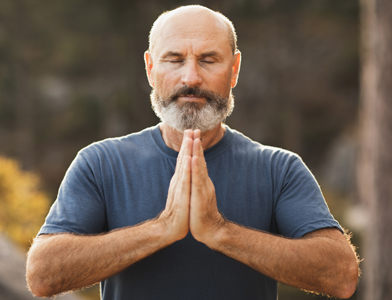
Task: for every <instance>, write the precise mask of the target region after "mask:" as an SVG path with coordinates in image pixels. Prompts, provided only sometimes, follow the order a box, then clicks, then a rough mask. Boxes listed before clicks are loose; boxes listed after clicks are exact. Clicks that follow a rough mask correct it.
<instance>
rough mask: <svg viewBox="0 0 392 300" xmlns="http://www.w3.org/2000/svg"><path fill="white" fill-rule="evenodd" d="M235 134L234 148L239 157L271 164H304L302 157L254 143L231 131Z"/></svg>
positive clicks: (244, 136) (277, 148) (232, 130)
mask: <svg viewBox="0 0 392 300" xmlns="http://www.w3.org/2000/svg"><path fill="white" fill-rule="evenodd" d="M229 130H230V131H231V132H232V133H233V135H234V138H233V148H234V151H235V152H236V153H238V155H244V156H248V157H250V158H251V159H256V160H259V159H261V160H263V162H264V163H265V162H267V161H268V162H270V163H271V164H291V163H292V162H294V161H299V162H302V159H301V158H300V156H299V155H298V154H296V153H294V152H291V151H289V150H285V149H282V148H279V147H273V146H267V145H264V144H262V143H260V142H257V141H254V140H252V139H250V138H249V137H247V136H246V135H244V134H243V133H241V132H239V131H237V130H234V129H230V128H229Z"/></svg>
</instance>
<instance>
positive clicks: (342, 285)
mask: <svg viewBox="0 0 392 300" xmlns="http://www.w3.org/2000/svg"><path fill="white" fill-rule="evenodd" d="M208 246H210V247H211V248H213V249H214V250H216V251H219V252H222V253H224V254H226V255H227V256H229V257H231V258H234V259H236V260H238V261H240V262H242V263H244V264H246V265H248V266H250V267H252V268H254V269H256V270H257V271H259V272H261V273H263V274H265V275H267V276H269V277H271V278H274V279H275V280H277V281H279V282H282V283H285V284H288V285H291V286H294V287H297V288H300V289H305V290H308V291H313V292H319V293H323V294H327V295H330V296H334V297H338V298H349V297H351V295H352V294H353V293H354V291H355V288H356V284H357V280H358V264H357V258H356V256H355V254H354V252H353V250H352V249H351V247H350V245H349V244H348V242H347V240H346V239H345V237H344V235H343V234H342V233H341V232H340V231H339V230H337V229H334V228H325V229H320V230H317V231H314V232H312V233H309V234H308V235H307V236H306V237H304V238H301V239H287V238H283V237H280V236H275V235H272V234H269V233H265V232H261V231H256V230H253V229H249V228H245V227H242V226H239V225H237V224H234V223H231V222H226V223H225V225H224V226H223V227H221V229H220V230H219V232H218V235H217V236H215V238H214V242H210V243H209V245H208Z"/></svg>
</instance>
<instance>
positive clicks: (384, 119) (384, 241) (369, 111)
mask: <svg viewBox="0 0 392 300" xmlns="http://www.w3.org/2000/svg"><path fill="white" fill-rule="evenodd" d="M361 6H362V7H361V9H362V49H361V50H362V52H361V55H362V78H361V84H362V90H361V101H362V104H361V105H362V106H361V115H360V126H361V131H360V132H361V137H360V138H361V140H360V156H359V161H358V163H359V165H358V191H359V195H360V198H361V200H362V202H363V203H364V205H365V207H366V211H367V212H368V221H369V222H368V230H367V233H366V238H365V241H364V284H365V293H364V295H363V299H373V300H381V299H385V300H386V299H392V260H391V259H390V252H391V249H392V218H391V214H392V181H391V178H392V151H391V148H392V99H391V93H392V55H391V53H392V2H391V1H387V0H362V2H361Z"/></svg>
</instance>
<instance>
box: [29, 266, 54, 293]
mask: <svg viewBox="0 0 392 300" xmlns="http://www.w3.org/2000/svg"><path fill="white" fill-rule="evenodd" d="M26 281H27V286H28V288H29V290H30V292H31V293H32V294H33V295H34V296H36V297H51V296H53V292H52V291H51V289H50V288H49V285H47V284H45V279H44V278H42V277H41V276H39V271H38V272H37V268H36V267H35V266H33V265H32V264H31V263H28V264H27V267H26Z"/></svg>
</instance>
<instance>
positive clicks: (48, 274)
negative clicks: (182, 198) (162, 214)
mask: <svg viewBox="0 0 392 300" xmlns="http://www.w3.org/2000/svg"><path fill="white" fill-rule="evenodd" d="M171 242H172V241H170V240H169V239H168V238H167V235H166V234H165V232H164V229H163V228H162V226H161V225H160V223H159V222H158V221H157V220H151V221H147V222H145V223H143V224H140V225H137V226H133V227H128V228H124V229H120V230H116V231H112V232H109V233H107V234H102V235H96V236H80V235H72V234H59V235H53V236H50V237H43V238H38V240H37V241H36V242H35V243H34V245H33V246H32V248H31V250H30V252H29V256H28V261H27V281H28V284H29V286H30V288H31V290H32V292H33V293H34V294H36V295H37V296H52V295H56V294H59V293H62V292H65V291H69V290H74V289H78V288H82V287H85V286H89V285H92V284H95V283H97V282H99V281H102V280H104V279H106V278H108V277H111V276H113V275H115V274H117V273H119V272H121V271H122V270H124V269H125V268H127V267H128V266H130V265H132V264H133V263H135V262H137V261H139V260H140V259H143V258H144V257H146V256H149V255H151V254H152V253H154V252H156V251H158V250H159V249H162V248H164V247H166V246H168V245H169V244H170V243H171Z"/></svg>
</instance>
